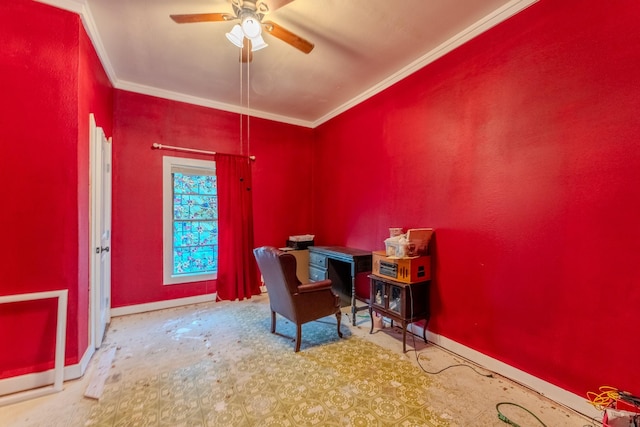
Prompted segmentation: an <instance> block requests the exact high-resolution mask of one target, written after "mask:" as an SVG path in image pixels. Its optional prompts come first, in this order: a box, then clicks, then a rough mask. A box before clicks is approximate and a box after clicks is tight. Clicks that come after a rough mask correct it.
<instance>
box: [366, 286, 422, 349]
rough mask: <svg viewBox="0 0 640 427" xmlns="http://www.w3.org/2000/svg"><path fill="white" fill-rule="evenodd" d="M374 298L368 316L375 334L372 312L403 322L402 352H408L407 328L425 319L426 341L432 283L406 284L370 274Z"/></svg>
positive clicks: (371, 331)
mask: <svg viewBox="0 0 640 427" xmlns="http://www.w3.org/2000/svg"><path fill="white" fill-rule="evenodd" d="M368 277H369V279H370V281H371V296H370V298H369V316H370V317H371V330H370V331H369V333H370V334H372V333H373V312H374V311H375V312H376V313H380V314H381V315H383V316H385V317H388V318H390V319H391V320H392V321H393V320H395V321H397V322H400V324H401V325H402V351H403V352H404V353H406V352H407V325H408V324H410V323H413V322H417V321H418V320H425V325H424V328H423V332H422V339H423V340H424V342H425V343H426V342H427V332H426V331H427V325H426V323H427V322H428V321H429V314H430V313H429V283H430V282H431V281H430V280H425V281H423V282H412V283H403V282H397V281H395V280H391V279H388V278H386V277H381V276H377V275H375V274H370V275H369V276H368Z"/></svg>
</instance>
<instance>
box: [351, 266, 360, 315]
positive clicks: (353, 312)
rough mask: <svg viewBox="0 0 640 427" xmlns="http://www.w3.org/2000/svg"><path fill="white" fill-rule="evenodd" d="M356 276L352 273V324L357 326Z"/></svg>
mask: <svg viewBox="0 0 640 427" xmlns="http://www.w3.org/2000/svg"><path fill="white" fill-rule="evenodd" d="M357 312H358V310H357V309H356V275H355V273H353V272H352V273H351V324H352V325H353V326H356V313H357Z"/></svg>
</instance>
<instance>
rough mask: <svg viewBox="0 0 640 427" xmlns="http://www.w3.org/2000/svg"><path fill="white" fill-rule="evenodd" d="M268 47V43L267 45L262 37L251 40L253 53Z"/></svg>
mask: <svg viewBox="0 0 640 427" xmlns="http://www.w3.org/2000/svg"><path fill="white" fill-rule="evenodd" d="M267 46H269V45H268V44H267V43H265V41H264V39H263V38H262V36H260V35H259V36H258V37H254V38H252V39H251V51H252V52H255V51H256V50H260V49H264V48H265V47H267Z"/></svg>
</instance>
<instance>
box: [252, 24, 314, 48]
mask: <svg viewBox="0 0 640 427" xmlns="http://www.w3.org/2000/svg"><path fill="white" fill-rule="evenodd" d="M262 24H263V26H264V29H265V31H266V32H268V33H269V34H271V35H272V36H274V37H277V38H279V39H280V40H282V41H283V42H285V43H289V44H290V45H291V46H293V47H295V48H296V49H298V50H301V51H302V52H304V53H309V52H311V51H312V50H313V47H314V44H313V43H311V42H310V41H308V40H305V39H303V38H302V37H300V36H298V35H296V34H294V33H292V32H291V31H289V30H286V29H284V28H282V27H281V26H280V25H278V24H276V23H274V22H271V21H265V22H263V23H262Z"/></svg>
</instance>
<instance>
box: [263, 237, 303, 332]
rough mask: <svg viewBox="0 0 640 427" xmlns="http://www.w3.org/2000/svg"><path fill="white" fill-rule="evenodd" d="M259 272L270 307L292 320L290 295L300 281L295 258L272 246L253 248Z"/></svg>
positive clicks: (293, 314) (292, 312) (293, 311)
mask: <svg viewBox="0 0 640 427" xmlns="http://www.w3.org/2000/svg"><path fill="white" fill-rule="evenodd" d="M253 254H254V256H255V258H256V262H257V263H258V267H259V268H260V273H261V274H262V278H263V280H264V284H265V286H266V287H267V292H268V293H269V302H270V304H271V309H272V310H273V311H275V312H277V313H280V314H282V315H283V316H284V317H286V318H288V319H289V320H294V317H295V309H294V307H293V300H292V295H293V294H295V293H296V292H297V291H298V285H300V281H299V280H298V277H297V276H296V258H295V257H294V256H293V255H291V254H289V253H286V252H282V251H280V250H278V249H276V248H274V247H272V246H263V247H260V248H256V249H254V250H253Z"/></svg>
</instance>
